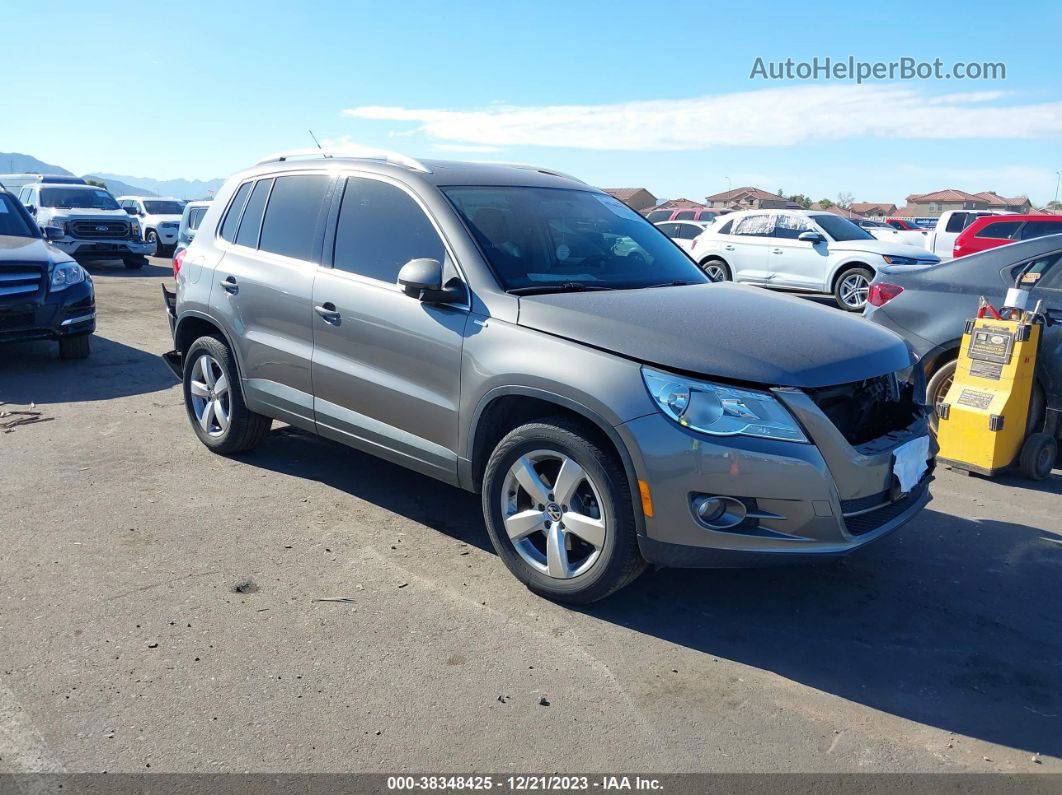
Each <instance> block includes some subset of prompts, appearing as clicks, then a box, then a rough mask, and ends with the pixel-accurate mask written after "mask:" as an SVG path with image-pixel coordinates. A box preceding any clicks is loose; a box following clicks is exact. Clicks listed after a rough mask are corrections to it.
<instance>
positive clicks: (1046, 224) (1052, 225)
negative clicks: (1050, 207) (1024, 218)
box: [1021, 220, 1062, 240]
mask: <svg viewBox="0 0 1062 795" xmlns="http://www.w3.org/2000/svg"><path fill="white" fill-rule="evenodd" d="M1059 233H1062V220H1059V221H1028V222H1026V224H1025V228H1024V229H1022V230H1021V239H1022V240H1029V239H1030V238H1034V237H1043V236H1044V235H1057V234H1059Z"/></svg>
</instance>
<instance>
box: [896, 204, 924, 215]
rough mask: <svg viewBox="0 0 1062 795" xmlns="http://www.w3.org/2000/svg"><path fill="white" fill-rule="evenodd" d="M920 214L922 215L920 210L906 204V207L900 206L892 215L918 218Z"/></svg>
mask: <svg viewBox="0 0 1062 795" xmlns="http://www.w3.org/2000/svg"><path fill="white" fill-rule="evenodd" d="M921 215H923V213H922V211H921V210H919V209H918V208H917V207H912V206H911V205H909V204H908V205H907V206H906V207H901V208H900V209H898V210H897V211H896V212H894V213H893V214H892V217H893V218H918V217H919V216H921Z"/></svg>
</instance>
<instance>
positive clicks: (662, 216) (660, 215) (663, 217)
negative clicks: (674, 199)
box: [645, 210, 671, 224]
mask: <svg viewBox="0 0 1062 795" xmlns="http://www.w3.org/2000/svg"><path fill="white" fill-rule="evenodd" d="M645 217H646V218H647V219H648V220H649V222H650V223H654V224H655V223H656V222H657V221H667V220H668V219H669V218H671V210H653V211H652V212H651V213H649V215H647V216H645Z"/></svg>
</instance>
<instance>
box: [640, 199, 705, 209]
mask: <svg viewBox="0 0 1062 795" xmlns="http://www.w3.org/2000/svg"><path fill="white" fill-rule="evenodd" d="M704 206H705V205H704V204H702V203H701V202H695V201H693V200H691V199H668V200H667V201H666V202H661V203H660V204H658V205H656V207H652V208H650V209H653V210H674V209H683V210H684V209H686V208H688V207H692V208H698V207H704Z"/></svg>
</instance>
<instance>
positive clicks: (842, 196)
mask: <svg viewBox="0 0 1062 795" xmlns="http://www.w3.org/2000/svg"><path fill="white" fill-rule="evenodd" d="M853 201H855V196H853V195H852V194H851V193H845V192H844V191H842V192H841V193H838V194H837V206H838V207H841V208H843V209H845V210H847V209H848V208H849V207H851V206H852V202H853Z"/></svg>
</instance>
